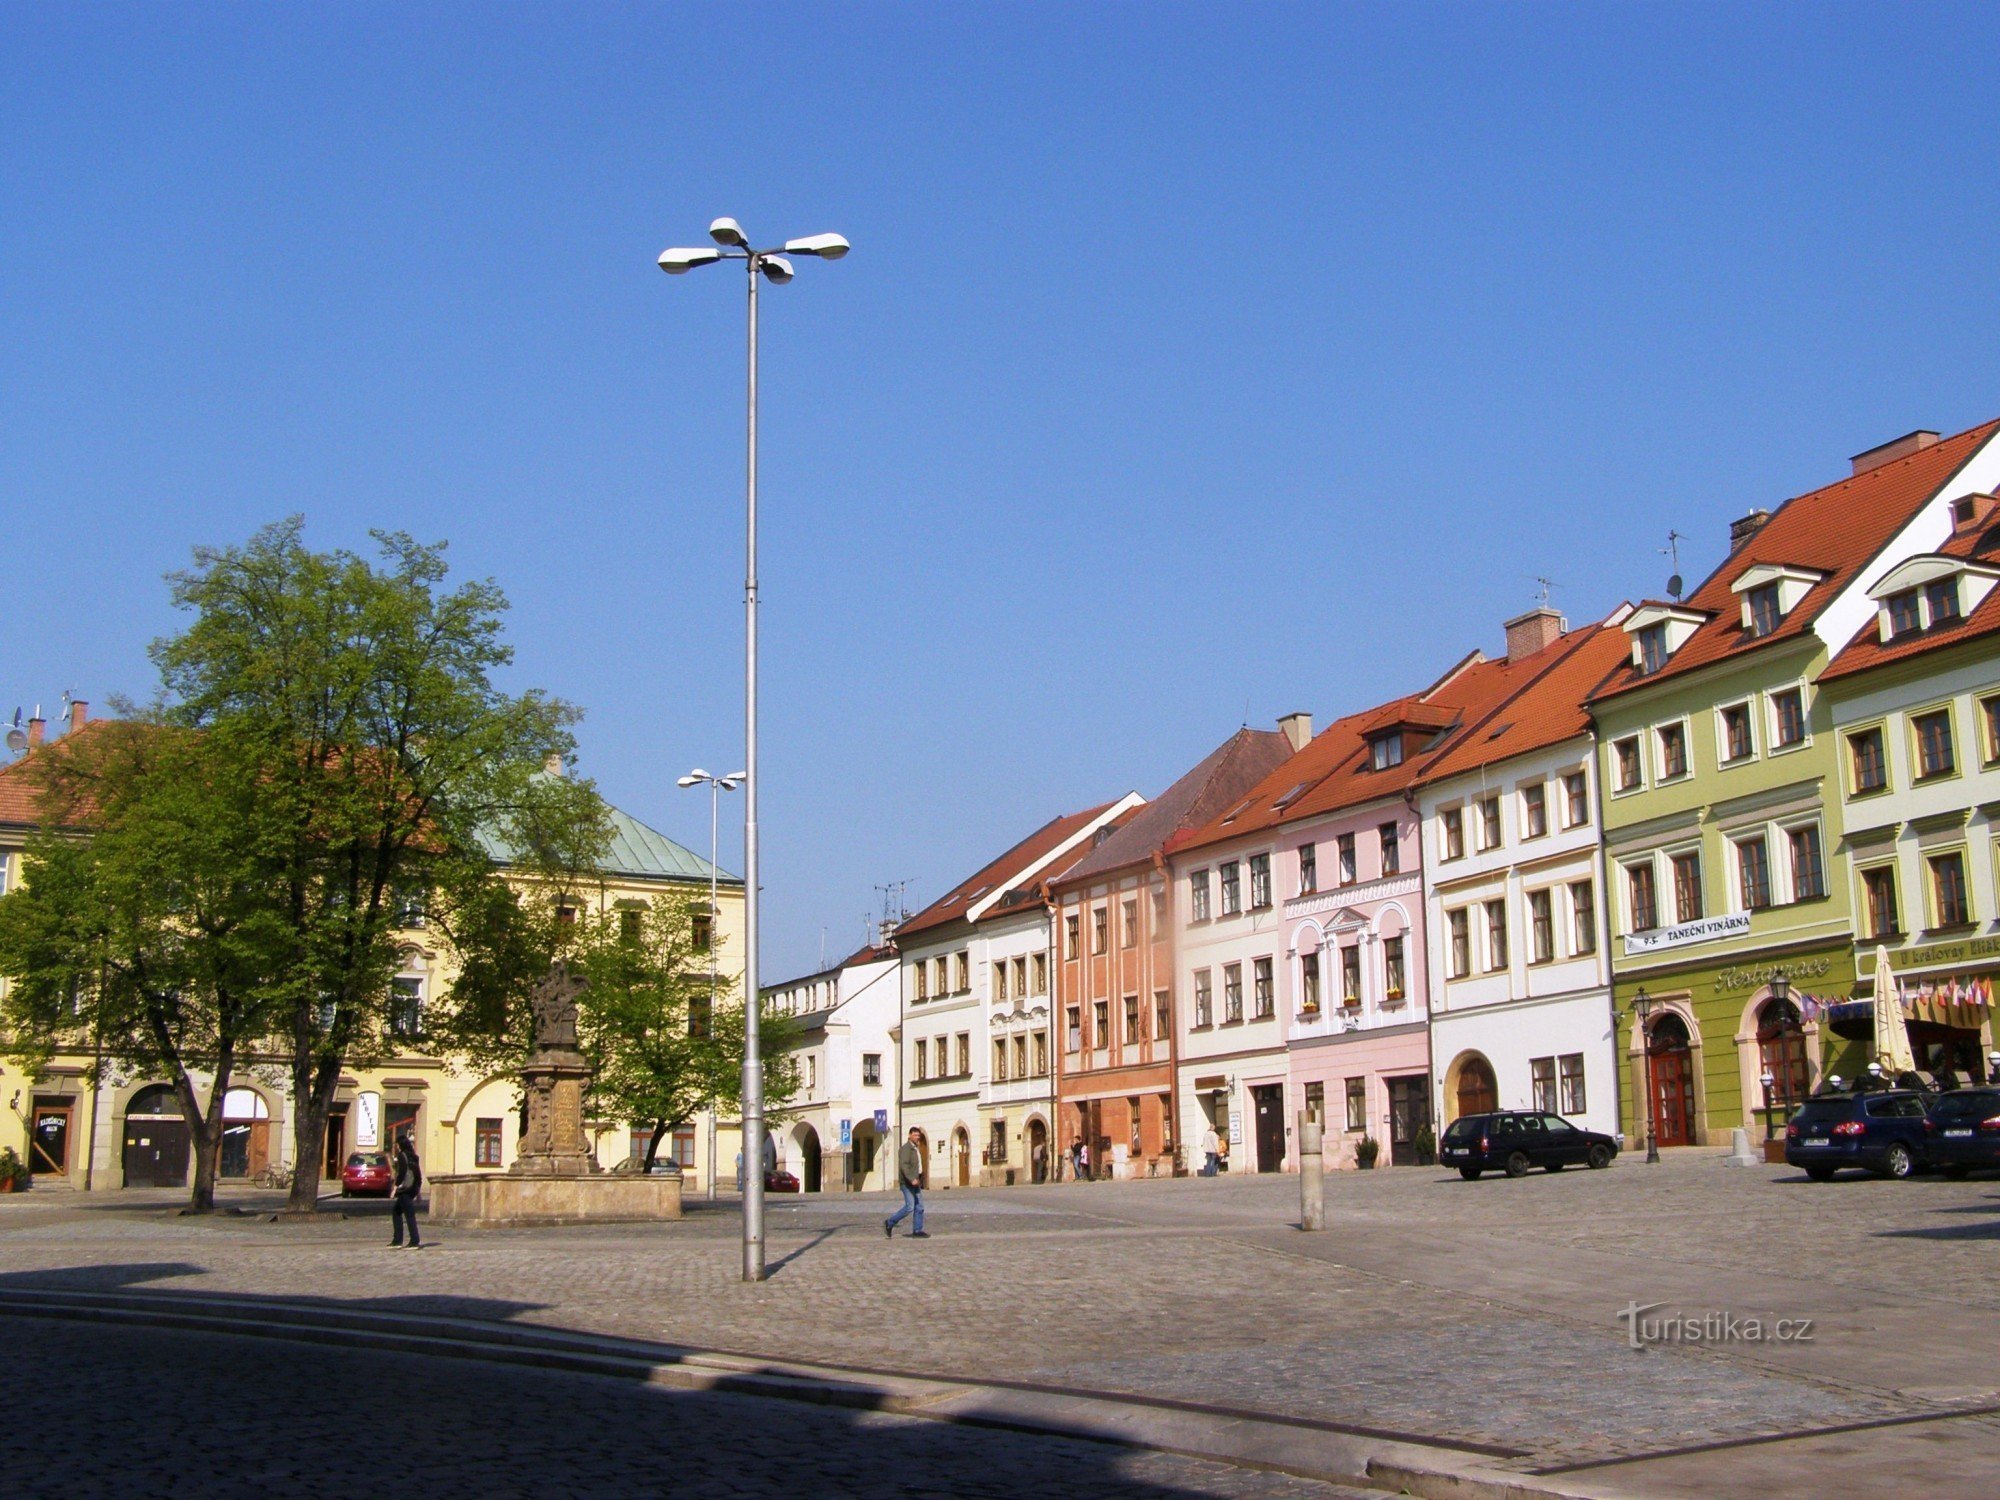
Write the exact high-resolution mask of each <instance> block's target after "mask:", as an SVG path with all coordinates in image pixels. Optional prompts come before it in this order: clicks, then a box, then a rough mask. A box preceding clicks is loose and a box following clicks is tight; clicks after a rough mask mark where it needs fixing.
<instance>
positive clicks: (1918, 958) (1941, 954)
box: [1861, 937, 2000, 969]
mask: <svg viewBox="0 0 2000 1500" xmlns="http://www.w3.org/2000/svg"><path fill="white" fill-rule="evenodd" d="M1861 946H1862V948H1863V951H1864V952H1866V951H1871V950H1872V948H1873V945H1872V944H1863V945H1861ZM1982 958H2000V937H1977V938H1967V939H1965V940H1964V941H1962V942H1957V943H1932V944H1930V945H1929V946H1928V947H1924V948H1892V949H1891V950H1890V951H1889V967H1890V968H1892V969H1915V968H1929V967H1930V966H1931V965H1933V964H1963V963H1969V962H1972V961H1974V960H1977V959H1982Z"/></svg>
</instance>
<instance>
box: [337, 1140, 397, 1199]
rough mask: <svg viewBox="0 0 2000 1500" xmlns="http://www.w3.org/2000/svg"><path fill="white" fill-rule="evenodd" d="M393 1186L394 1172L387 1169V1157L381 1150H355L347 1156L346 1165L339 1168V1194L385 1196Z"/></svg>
mask: <svg viewBox="0 0 2000 1500" xmlns="http://www.w3.org/2000/svg"><path fill="white" fill-rule="evenodd" d="M393 1186H395V1173H393V1172H391V1171H390V1170H389V1157H388V1153H387V1152H383V1151H356V1152H354V1153H353V1154H352V1155H351V1156H349V1157H348V1158H347V1165H346V1166H344V1167H342V1168H341V1169H340V1196H341V1197H343V1198H352V1197H356V1196H358V1195H361V1194H367V1195H369V1196H371V1197H378V1198H386V1197H388V1196H389V1190H390V1189H391V1188H392V1187H393Z"/></svg>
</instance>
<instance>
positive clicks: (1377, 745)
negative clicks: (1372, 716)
mask: <svg viewBox="0 0 2000 1500" xmlns="http://www.w3.org/2000/svg"><path fill="white" fill-rule="evenodd" d="M1402 763H1403V737H1402V736H1401V735H1400V734H1378V735H1376V736H1375V738H1374V739H1372V740H1370V741H1369V742H1368V764H1369V765H1371V766H1373V767H1374V768H1375V769H1376V770H1378V771H1386V770H1388V769H1389V768H1390V767H1391V766H1400V765H1401V764H1402Z"/></svg>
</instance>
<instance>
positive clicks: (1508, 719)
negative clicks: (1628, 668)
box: [1416, 614, 1631, 783]
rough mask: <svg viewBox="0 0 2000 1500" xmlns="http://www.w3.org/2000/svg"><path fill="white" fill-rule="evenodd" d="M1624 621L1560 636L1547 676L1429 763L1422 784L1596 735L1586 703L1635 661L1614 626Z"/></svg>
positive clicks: (1615, 617) (1499, 706) (1531, 683)
mask: <svg viewBox="0 0 2000 1500" xmlns="http://www.w3.org/2000/svg"><path fill="white" fill-rule="evenodd" d="M1620 618H1621V616H1620V615H1618V614H1614V615H1613V616H1612V620H1610V621H1605V622H1602V623H1599V624H1596V625H1585V626H1582V627H1581V628H1579V629H1576V630H1572V631H1570V632H1569V633H1568V634H1566V635H1563V636H1560V637H1558V638H1557V639H1556V640H1555V641H1554V642H1552V643H1551V644H1550V646H1549V647H1547V648H1546V649H1545V651H1544V652H1543V653H1542V654H1543V655H1545V656H1546V657H1547V662H1546V664H1545V666H1544V667H1543V669H1542V671H1541V672H1540V673H1539V674H1537V675H1536V676H1535V677H1534V678H1533V679H1532V680H1531V681H1529V682H1527V683H1525V684H1524V685H1522V686H1521V687H1520V688H1519V689H1518V690H1517V691H1516V692H1515V693H1514V694H1513V695H1512V696H1511V697H1509V698H1507V699H1505V700H1503V701H1502V702H1501V703H1499V704H1497V705H1496V706H1495V707H1494V708H1493V709H1492V711H1491V712H1489V713H1488V714H1487V715H1486V717H1485V718H1484V719H1482V720H1481V721H1480V722H1479V723H1477V724H1474V725H1472V726H1470V727H1469V728H1468V729H1467V730H1466V731H1465V732H1464V733H1463V734H1460V735H1458V736H1456V737H1455V738H1454V739H1453V741H1452V743H1451V745H1450V746H1449V747H1448V748H1447V749H1445V750H1443V751H1441V752H1440V753H1438V754H1436V755H1434V756H1432V757H1431V758H1430V759H1429V760H1427V761H1426V762H1424V764H1423V766H1422V767H1421V768H1420V769H1419V770H1418V773H1417V778H1416V779H1417V781H1418V782H1419V783H1425V782H1432V781H1442V780H1443V779H1445V778H1446V777H1448V776H1457V775H1459V774H1461V773H1463V772H1466V771H1476V770H1478V769H1479V768H1480V767H1482V766H1490V765H1494V764H1497V763H1498V762H1500V761H1503V760H1511V759H1512V758H1513V757H1514V756H1517V755H1526V754H1528V753H1529V752H1530V751H1533V750H1544V749H1547V748H1548V747H1549V746H1551V745H1560V744H1561V743H1562V742H1563V741H1564V740H1570V739H1575V738H1577V737H1578V736H1579V735H1586V734H1588V733H1590V714H1589V711H1588V710H1587V709H1585V707H1584V703H1585V701H1586V700H1587V699H1588V698H1589V697H1590V693H1591V690H1592V689H1593V688H1595V687H1596V686H1597V685H1598V684H1599V683H1600V682H1602V681H1603V680H1604V677H1605V674H1606V673H1607V672H1610V671H1611V670H1612V669H1613V668H1615V667H1616V666H1617V665H1618V664H1619V663H1620V662H1621V661H1625V660H1628V659H1629V658H1630V656H1631V641H1630V639H1629V638H1628V637H1627V636H1626V634H1625V632H1624V630H1623V629H1621V628H1620V627H1619V625H1618V624H1616V623H1613V621H1616V620H1618V619H1620Z"/></svg>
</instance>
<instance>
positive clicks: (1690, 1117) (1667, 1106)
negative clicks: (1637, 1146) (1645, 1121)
mask: <svg viewBox="0 0 2000 1500" xmlns="http://www.w3.org/2000/svg"><path fill="white" fill-rule="evenodd" d="M1652 1062H1653V1139H1654V1140H1655V1141H1657V1142H1658V1143H1659V1144H1660V1145H1662V1146H1692V1145H1693V1144H1694V1058H1693V1057H1692V1055H1691V1054H1690V1053H1689V1051H1688V1048H1687V1044H1686V1042H1685V1041H1682V1042H1681V1043H1680V1044H1679V1045H1678V1046H1676V1045H1673V1044H1671V1043H1669V1044H1666V1045H1660V1044H1657V1043H1656V1044H1655V1046H1654V1050H1653V1054H1652Z"/></svg>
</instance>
